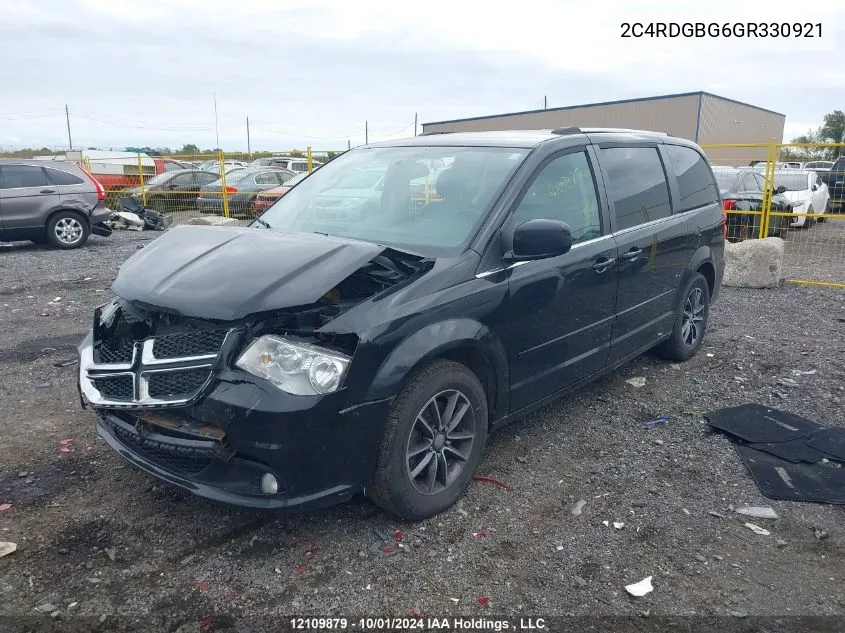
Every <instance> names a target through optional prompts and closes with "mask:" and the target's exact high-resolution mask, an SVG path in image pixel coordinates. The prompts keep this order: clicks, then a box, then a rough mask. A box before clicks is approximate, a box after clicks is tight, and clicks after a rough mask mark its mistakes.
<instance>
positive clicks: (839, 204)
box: [818, 156, 845, 212]
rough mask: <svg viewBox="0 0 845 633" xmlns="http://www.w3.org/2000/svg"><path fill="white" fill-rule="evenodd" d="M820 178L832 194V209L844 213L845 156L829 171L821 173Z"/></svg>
mask: <svg viewBox="0 0 845 633" xmlns="http://www.w3.org/2000/svg"><path fill="white" fill-rule="evenodd" d="M818 173H819V177H820V178H821V179H822V182H824V184H826V185H827V188H828V191H829V193H830V209H831V211H832V212H835V211H838V212H842V209H843V207H845V156H840V157H839V158H837V159H836V161H835V162H834V163H833V165H832V166H831V168H830V170H828V171H820V172H818Z"/></svg>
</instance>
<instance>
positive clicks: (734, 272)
mask: <svg viewBox="0 0 845 633" xmlns="http://www.w3.org/2000/svg"><path fill="white" fill-rule="evenodd" d="M783 246H784V242H783V240H782V239H781V238H779V237H767V238H764V239H762V240H744V241H742V242H736V243H730V242H725V277H724V279H723V280H722V285H724V286H730V287H732V288H774V287H775V286H777V285H778V284H779V283H780V279H781V272H782V270H783Z"/></svg>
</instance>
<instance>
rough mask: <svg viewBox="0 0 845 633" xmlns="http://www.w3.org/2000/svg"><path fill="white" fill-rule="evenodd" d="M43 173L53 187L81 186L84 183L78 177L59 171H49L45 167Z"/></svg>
mask: <svg viewBox="0 0 845 633" xmlns="http://www.w3.org/2000/svg"><path fill="white" fill-rule="evenodd" d="M44 171H46V172H47V177H48V178H49V179H50V182H52V183H53V184H54V185H83V184H85V181H84V180H82V178H80V177H79V176H74V175H73V174H69V173H68V172H66V171H62V170H60V169H50V168H49V167H46V168H45V169H44Z"/></svg>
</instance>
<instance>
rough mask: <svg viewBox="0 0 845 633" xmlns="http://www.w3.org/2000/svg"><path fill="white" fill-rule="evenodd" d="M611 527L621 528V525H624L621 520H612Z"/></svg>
mask: <svg viewBox="0 0 845 633" xmlns="http://www.w3.org/2000/svg"><path fill="white" fill-rule="evenodd" d="M613 527H614V528H616V529H617V530H621V529H622V528H623V527H625V524H624V523H623V522H622V521H614V522H613Z"/></svg>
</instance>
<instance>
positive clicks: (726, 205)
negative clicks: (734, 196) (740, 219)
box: [722, 199, 736, 211]
mask: <svg viewBox="0 0 845 633" xmlns="http://www.w3.org/2000/svg"><path fill="white" fill-rule="evenodd" d="M722 209H724V210H725V211H733V210H734V209H736V200H730V199H728V200H723V201H722Z"/></svg>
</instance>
